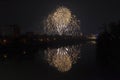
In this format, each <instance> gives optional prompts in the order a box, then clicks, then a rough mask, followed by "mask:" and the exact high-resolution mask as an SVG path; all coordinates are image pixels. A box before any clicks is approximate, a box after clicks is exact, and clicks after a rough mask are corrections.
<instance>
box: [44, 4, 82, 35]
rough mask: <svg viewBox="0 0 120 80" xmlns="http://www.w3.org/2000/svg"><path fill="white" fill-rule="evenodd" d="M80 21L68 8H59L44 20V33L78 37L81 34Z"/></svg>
mask: <svg viewBox="0 0 120 80" xmlns="http://www.w3.org/2000/svg"><path fill="white" fill-rule="evenodd" d="M79 23H80V21H79V20H77V19H76V17H75V15H72V13H71V11H70V10H69V9H68V8H66V7H63V6H62V7H58V8H57V9H56V10H55V11H53V13H51V14H49V15H48V17H47V19H45V20H44V31H45V33H47V34H50V35H51V34H58V35H76V34H79V32H80V26H79Z"/></svg>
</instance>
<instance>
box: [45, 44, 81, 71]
mask: <svg viewBox="0 0 120 80" xmlns="http://www.w3.org/2000/svg"><path fill="white" fill-rule="evenodd" d="M79 53H80V46H71V47H70V46H67V47H60V48H55V49H52V48H47V49H46V50H45V60H46V61H47V62H48V63H49V65H51V66H53V67H55V68H56V69H57V70H58V71H60V72H66V71H69V70H70V69H71V68H72V64H74V63H76V61H77V59H78V57H79Z"/></svg>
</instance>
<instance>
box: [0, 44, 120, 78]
mask: <svg viewBox="0 0 120 80" xmlns="http://www.w3.org/2000/svg"><path fill="white" fill-rule="evenodd" d="M9 54H10V53H9V52H8V53H7V52H6V53H2V54H1V55H0V57H1V59H0V60H1V61H0V80H108V79H109V80H114V78H116V80H119V79H118V77H117V76H112V77H110V76H111V74H109V71H107V70H103V69H102V68H101V67H100V66H98V64H97V63H98V62H97V59H96V58H97V57H96V54H97V51H96V43H95V42H86V43H80V44H77V45H66V46H60V47H47V48H45V49H44V48H39V50H38V51H32V50H30V51H29V50H27V49H25V50H23V51H20V53H19V54H17V53H16V54H15V55H12V56H13V57H12V58H11V56H9Z"/></svg>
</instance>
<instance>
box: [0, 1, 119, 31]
mask: <svg viewBox="0 0 120 80" xmlns="http://www.w3.org/2000/svg"><path fill="white" fill-rule="evenodd" d="M59 5H63V6H66V7H67V8H69V9H70V10H71V11H72V13H73V14H74V15H76V16H77V18H78V19H80V21H81V23H80V24H81V25H80V27H81V31H82V32H83V33H98V32H100V31H101V27H102V26H103V24H104V23H106V24H107V23H110V22H117V21H118V20H120V1H119V0H37V1H36V0H16V1H15V0H0V24H18V25H20V27H21V30H22V32H26V31H37V32H39V31H42V28H43V25H42V21H43V19H44V18H45V17H47V15H48V14H49V13H50V12H51V11H53V10H54V9H55V8H56V7H57V6H59Z"/></svg>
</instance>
